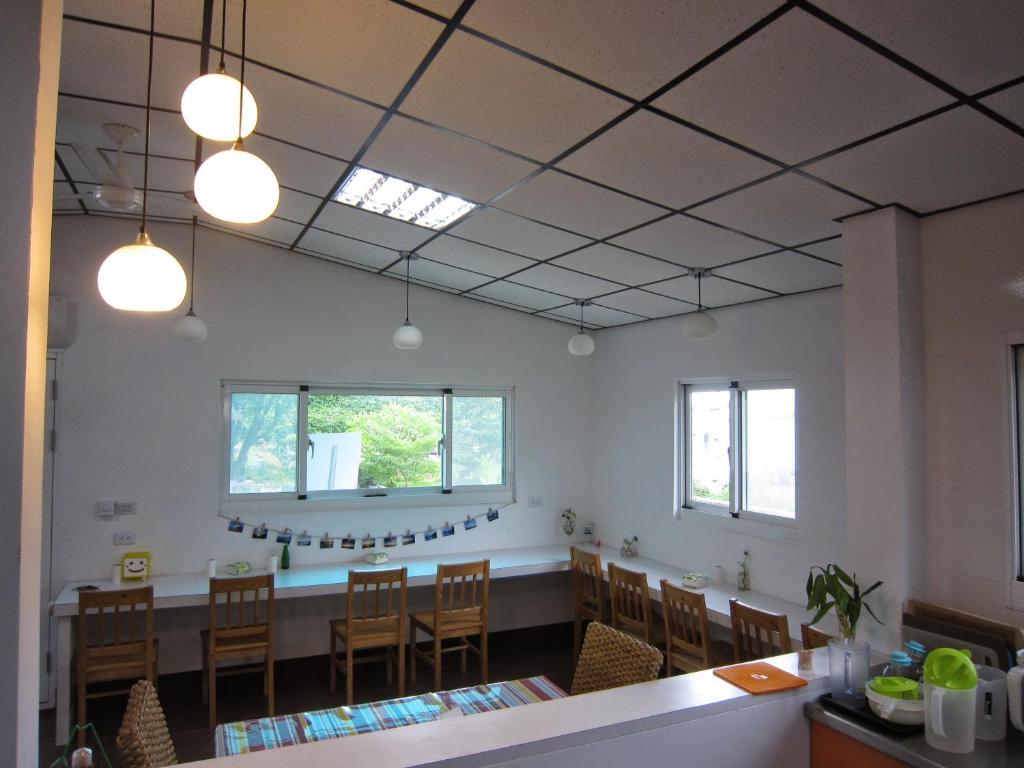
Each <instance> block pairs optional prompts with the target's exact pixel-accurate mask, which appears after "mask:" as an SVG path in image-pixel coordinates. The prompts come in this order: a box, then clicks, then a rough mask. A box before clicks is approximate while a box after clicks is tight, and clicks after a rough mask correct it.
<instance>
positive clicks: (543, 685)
mask: <svg viewBox="0 0 1024 768" xmlns="http://www.w3.org/2000/svg"><path fill="white" fill-rule="evenodd" d="M565 695H566V694H565V691H563V690H562V689H561V688H559V687H558V686H557V685H555V684H554V683H552V682H551V681H550V680H548V679H547V678H546V677H544V676H543V675H540V676H537V677H528V678H524V679H522V680H509V681H507V682H503V683H490V684H488V685H476V686H473V687H471V688H459V689H457V690H454V691H441V692H439V693H424V694H421V695H419V696H407V697H405V698H403V699H389V700H387V701H375V702H372V703H369V704H356V705H354V706H351V707H335V708H333V709H320V710H316V711H314V712H299V713H297V714H294V715H278V716H276V717H261V718H257V719H254V720H239V721H238V722H234V723H224V724H223V725H218V726H217V731H216V733H215V735H214V750H215V753H216V756H217V757H225V756H228V755H241V754H244V753H246V752H259V751H262V750H265V749H276V748H277V747H288V746H291V745H292V744H305V743H306V742H310V741H323V740H325V739H336V738H339V737H341V736H351V735H353V734H357V733H369V732H370V731H383V730H387V729H389V728H400V727H402V726H404V725H414V724H416V723H427V722H431V721H432V720H436V719H437V718H438V717H440V716H441V715H442V714H444V713H445V712H447V711H449V710H451V709H455V708H458V709H461V710H462V711H463V712H464V713H465V714H467V715H471V714H476V713H478V712H491V711H493V710H496V709H508V708H510V707H519V706H522V705H524V704H535V703H537V702H540V701H549V700H551V699H560V698H562V697H564V696H565Z"/></svg>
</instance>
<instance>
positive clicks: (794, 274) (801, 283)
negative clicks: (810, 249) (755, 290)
mask: <svg viewBox="0 0 1024 768" xmlns="http://www.w3.org/2000/svg"><path fill="white" fill-rule="evenodd" d="M715 274H716V275H718V276H719V277H728V278H730V279H732V280H739V281H740V282H742V283H749V284H750V285H756V286H760V287H762V288H768V289H769V290H772V291H778V292H779V293H797V292H798V291H810V290H813V289H815V288H825V287H827V286H830V285H840V284H841V283H842V282H843V268H842V267H837V266H835V265H834V264H827V263H826V262H824V261H820V260H818V259H812V258H809V257H807V256H801V255H800V254H799V253H793V252H792V251H782V252H781V253H773V254H770V255H768V256H759V257H757V258H755V259H750V260H749V261H742V262H740V263H739V264H732V265H730V266H727V267H721V268H719V269H716V270H715Z"/></svg>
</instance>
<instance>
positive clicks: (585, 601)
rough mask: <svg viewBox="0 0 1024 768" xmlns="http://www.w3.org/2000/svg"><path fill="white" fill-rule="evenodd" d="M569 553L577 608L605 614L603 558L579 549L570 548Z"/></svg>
mask: <svg viewBox="0 0 1024 768" xmlns="http://www.w3.org/2000/svg"><path fill="white" fill-rule="evenodd" d="M569 553H570V561H571V563H572V584H573V592H574V593H575V600H576V607H577V608H589V609H591V610H593V611H598V612H603V610H604V573H603V572H602V571H601V556H600V555H598V554H594V553H592V552H587V551H585V550H582V549H578V548H577V547H570V548H569Z"/></svg>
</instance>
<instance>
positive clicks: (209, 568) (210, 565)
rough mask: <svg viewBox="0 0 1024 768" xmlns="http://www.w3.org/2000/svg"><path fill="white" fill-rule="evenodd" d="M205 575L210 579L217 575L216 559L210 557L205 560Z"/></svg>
mask: <svg viewBox="0 0 1024 768" xmlns="http://www.w3.org/2000/svg"><path fill="white" fill-rule="evenodd" d="M206 575H207V576H209V577H210V578H211V579H212V578H213V577H214V576H216V575H217V561H216V560H214V559H213V558H212V557H211V558H210V559H209V560H207V561H206Z"/></svg>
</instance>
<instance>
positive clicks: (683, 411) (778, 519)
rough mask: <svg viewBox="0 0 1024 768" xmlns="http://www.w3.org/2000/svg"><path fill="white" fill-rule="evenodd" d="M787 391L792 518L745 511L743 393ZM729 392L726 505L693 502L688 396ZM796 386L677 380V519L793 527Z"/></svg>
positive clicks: (764, 381)
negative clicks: (790, 422) (692, 517)
mask: <svg viewBox="0 0 1024 768" xmlns="http://www.w3.org/2000/svg"><path fill="white" fill-rule="evenodd" d="M769 389H791V390H793V398H794V408H793V462H794V467H795V468H796V471H795V472H794V479H793V496H794V498H793V517H785V516H783V515H773V514H771V513H769V512H755V511H752V510H750V509H747V508H746V501H747V495H748V494H747V482H748V475H747V471H746V467H747V452H746V437H747V419H746V399H745V397H744V393H745V392H749V391H752V390H769ZM709 391H711V392H721V391H728V392H729V441H730V442H729V488H730V493H729V504H727V505H725V504H715V503H713V502H707V501H703V500H698V499H694V498H693V497H692V496H691V495H690V489H691V478H692V464H691V461H692V455H693V454H692V451H691V448H692V446H691V440H692V435H691V434H690V400H691V398H690V395H691V394H692V393H693V392H709ZM798 393H799V387H798V386H797V384H796V382H795V381H793V380H792V379H754V380H727V379H721V380H716V381H708V380H704V381H690V382H687V381H680V382H679V390H678V398H677V410H678V426H677V430H678V433H679V439H678V450H679V453H680V460H679V461H677V462H676V468H677V469H676V472H677V475H678V488H677V497H676V498H677V500H678V501H677V507H678V509H677V512H676V515H677V516H682V515H683V514H686V513H692V512H696V513H700V514H703V515H708V516H710V517H711V518H713V519H719V520H748V521H755V522H758V523H767V524H769V525H774V526H783V527H786V528H796V527H797V526H798V523H799V519H800V510H799V503H798V498H799V494H798V493H797V488H796V486H797V482H796V477H797V474H798V470H799V450H798V445H797V442H798V441H797V435H798V434H799V413H798V408H797V406H796V403H797V400H798V397H799V395H798Z"/></svg>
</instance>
